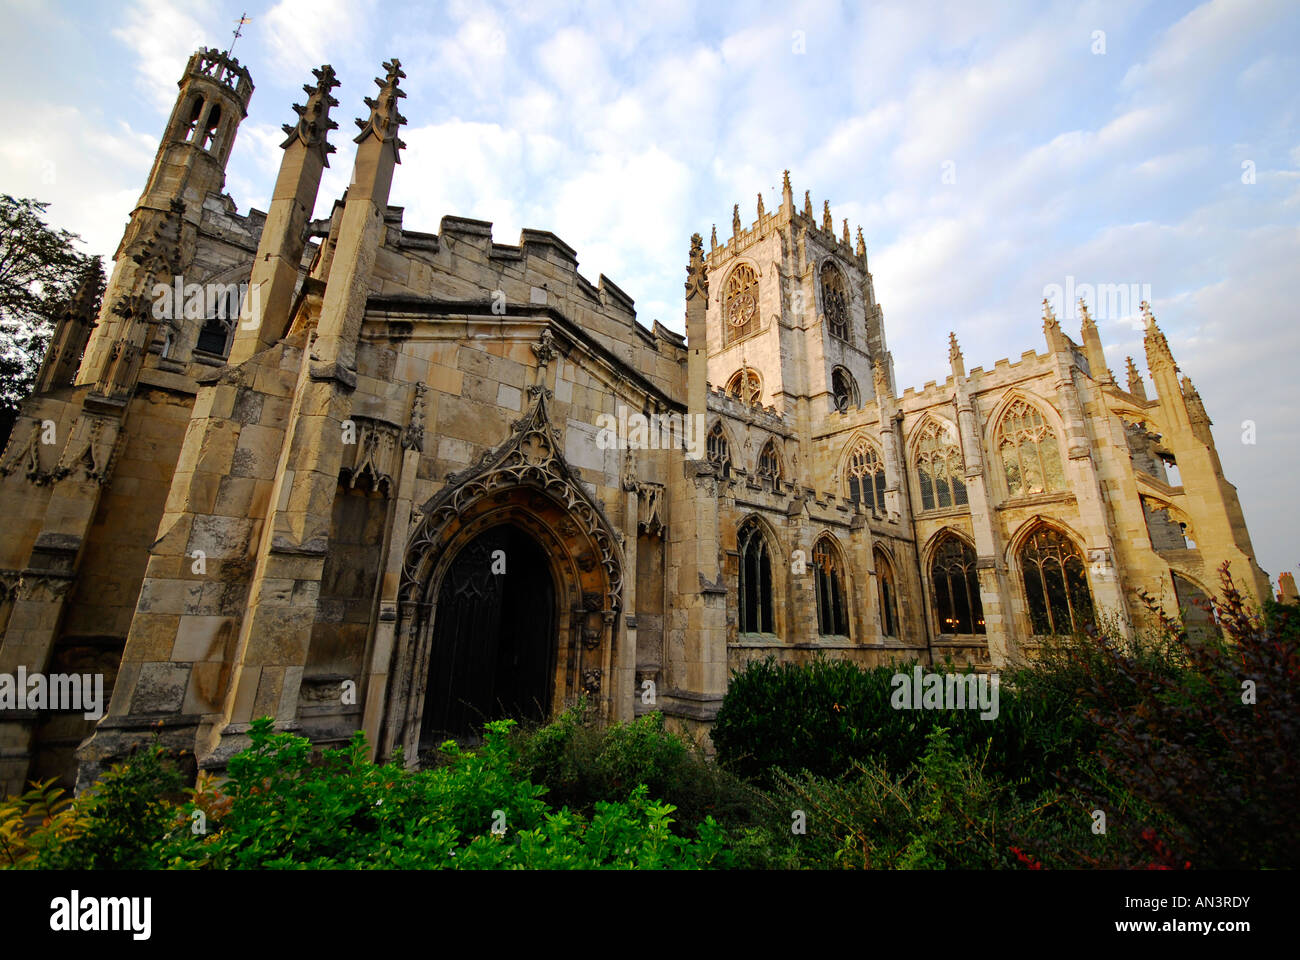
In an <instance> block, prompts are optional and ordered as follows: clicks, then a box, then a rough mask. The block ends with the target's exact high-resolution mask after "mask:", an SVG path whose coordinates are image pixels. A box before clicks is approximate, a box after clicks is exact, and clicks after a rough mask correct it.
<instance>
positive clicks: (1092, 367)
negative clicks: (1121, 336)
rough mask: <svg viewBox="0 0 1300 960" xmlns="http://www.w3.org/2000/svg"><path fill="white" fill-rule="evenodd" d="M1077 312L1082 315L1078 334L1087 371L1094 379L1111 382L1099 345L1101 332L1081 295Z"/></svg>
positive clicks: (1111, 377) (1103, 351) (1104, 355)
mask: <svg viewBox="0 0 1300 960" xmlns="http://www.w3.org/2000/svg"><path fill="white" fill-rule="evenodd" d="M1079 313H1080V314H1081V315H1082V316H1083V322H1082V324H1081V325H1080V330H1079V336H1080V338H1081V339H1082V340H1083V352H1084V356H1086V357H1087V358H1088V373H1089V375H1090V376H1091V377H1092V378H1093V379H1094V380H1099V381H1106V382H1111V381H1113V380H1114V379H1115V378H1114V377H1113V376H1111V372H1110V370H1109V369H1107V367H1106V351H1105V350H1103V349H1102V346H1101V333H1100V331H1098V329H1097V324H1096V323H1094V322H1093V319H1092V315H1091V314H1089V313H1088V305H1087V304H1086V303H1084V302H1083V298H1082V297H1080V298H1079Z"/></svg>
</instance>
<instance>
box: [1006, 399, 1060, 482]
mask: <svg viewBox="0 0 1300 960" xmlns="http://www.w3.org/2000/svg"><path fill="white" fill-rule="evenodd" d="M998 452H999V454H1000V455H1001V458H1002V471H1003V475H1004V476H1005V477H1006V479H1007V496H1009V497H1023V496H1030V495H1032V494H1035V493H1053V492H1056V491H1060V490H1064V489H1065V471H1064V470H1063V469H1062V466H1061V451H1060V448H1059V447H1058V446H1057V442H1056V433H1055V431H1053V430H1052V428H1051V427H1050V426H1048V424H1047V423H1046V421H1044V420H1043V415H1042V414H1041V413H1039V412H1038V409H1037V408H1036V407H1034V406H1033V405H1032V404H1029V403H1027V402H1025V401H1024V400H1017V401H1015V402H1014V403H1013V404H1011V406H1010V407H1009V408H1008V409H1007V413H1006V416H1004V417H1003V418H1002V423H1001V425H1000V427H999V439H998Z"/></svg>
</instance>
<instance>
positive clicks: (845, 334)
mask: <svg viewBox="0 0 1300 960" xmlns="http://www.w3.org/2000/svg"><path fill="white" fill-rule="evenodd" d="M822 312H823V313H824V314H825V316H826V326H827V328H828V329H829V330H830V333H831V336H832V337H836V338H838V339H840V340H848V339H849V298H848V294H847V293H846V292H845V290H844V277H843V276H842V275H841V274H840V272H839V270H837V269H836V268H835V266H834V265H833V264H831V263H827V264H826V265H825V266H823V267H822Z"/></svg>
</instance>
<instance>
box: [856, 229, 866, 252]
mask: <svg viewBox="0 0 1300 960" xmlns="http://www.w3.org/2000/svg"><path fill="white" fill-rule="evenodd" d="M854 253H856V254H857V255H858V256H859V257H865V256H866V255H867V241H866V239H864V238H863V236H862V228H861V227H858V248H857V250H855V251H854Z"/></svg>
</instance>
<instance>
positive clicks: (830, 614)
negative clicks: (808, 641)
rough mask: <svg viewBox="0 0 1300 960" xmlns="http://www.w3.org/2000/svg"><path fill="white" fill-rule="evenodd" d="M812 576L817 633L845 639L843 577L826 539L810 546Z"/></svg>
mask: <svg viewBox="0 0 1300 960" xmlns="http://www.w3.org/2000/svg"><path fill="white" fill-rule="evenodd" d="M812 559H813V575H814V576H815V577H816V580H817V632H818V633H819V634H820V635H821V636H823V637H847V636H848V635H849V617H848V613H847V611H846V610H845V608H844V575H843V573H842V572H841V570H840V565H839V561H838V560H836V558H835V547H834V546H833V545H832V544H831V541H830V538H829V537H821V538H820V539H819V540H818V541H817V543H816V544H815V545H814V546H813V555H812Z"/></svg>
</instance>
